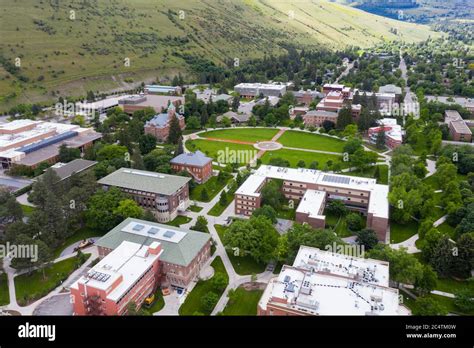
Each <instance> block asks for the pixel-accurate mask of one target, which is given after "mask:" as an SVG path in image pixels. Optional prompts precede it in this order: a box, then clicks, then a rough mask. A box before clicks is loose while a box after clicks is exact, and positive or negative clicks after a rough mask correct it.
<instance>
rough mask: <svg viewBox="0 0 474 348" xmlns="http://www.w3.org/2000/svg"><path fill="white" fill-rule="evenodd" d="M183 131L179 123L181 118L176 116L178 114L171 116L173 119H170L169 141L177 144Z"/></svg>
mask: <svg viewBox="0 0 474 348" xmlns="http://www.w3.org/2000/svg"><path fill="white" fill-rule="evenodd" d="M181 135H182V131H181V126H180V125H179V120H178V118H177V117H176V115H172V116H171V121H170V130H169V134H168V139H167V141H168V143H170V144H177V143H178V141H179V138H181Z"/></svg>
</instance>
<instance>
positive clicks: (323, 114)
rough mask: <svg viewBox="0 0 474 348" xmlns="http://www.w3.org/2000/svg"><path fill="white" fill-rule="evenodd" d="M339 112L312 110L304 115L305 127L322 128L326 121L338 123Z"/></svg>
mask: <svg viewBox="0 0 474 348" xmlns="http://www.w3.org/2000/svg"><path fill="white" fill-rule="evenodd" d="M337 116H338V114H337V112H333V111H324V110H310V111H308V112H306V113H305V114H303V122H304V124H305V126H314V127H321V126H322V125H323V122H324V121H331V122H333V123H334V124H336V122H337Z"/></svg>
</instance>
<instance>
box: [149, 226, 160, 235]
mask: <svg viewBox="0 0 474 348" xmlns="http://www.w3.org/2000/svg"><path fill="white" fill-rule="evenodd" d="M159 231H160V229H159V228H156V227H152V228H150V229H149V230H148V233H149V234H157V233H158V232H159Z"/></svg>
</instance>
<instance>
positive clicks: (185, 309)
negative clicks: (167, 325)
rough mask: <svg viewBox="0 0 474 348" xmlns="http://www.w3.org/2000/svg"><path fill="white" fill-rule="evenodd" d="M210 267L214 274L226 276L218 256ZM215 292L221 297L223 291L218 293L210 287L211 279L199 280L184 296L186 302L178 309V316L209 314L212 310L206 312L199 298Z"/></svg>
mask: <svg viewBox="0 0 474 348" xmlns="http://www.w3.org/2000/svg"><path fill="white" fill-rule="evenodd" d="M211 266H212V267H213V268H214V274H216V273H218V272H221V273H223V274H225V275H226V276H227V281H228V280H229V279H228V275H227V271H226V270H225V266H224V264H223V263H222V260H221V258H220V257H219V256H216V258H215V259H214V261H212V263H211ZM211 291H212V292H215V293H216V294H217V295H219V297H220V296H222V293H223V291H221V292H220V293H218V292H217V291H216V290H215V289H214V288H213V286H212V278H211V279H208V280H200V281H198V282H197V284H196V286H195V287H194V289H193V290H192V291H191V292H190V293H189V294H188V295H187V296H186V300H184V303H183V304H182V305H181V307H179V315H193V314H195V313H201V314H204V315H209V314H211V312H212V310H211V311H209V310H206V309H204V308H203V307H202V303H201V298H202V297H203V296H204V295H205V294H207V293H208V292H211Z"/></svg>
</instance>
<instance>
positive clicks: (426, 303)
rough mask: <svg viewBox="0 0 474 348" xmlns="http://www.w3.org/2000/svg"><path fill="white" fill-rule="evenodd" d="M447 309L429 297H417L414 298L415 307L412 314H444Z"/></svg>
mask: <svg viewBox="0 0 474 348" xmlns="http://www.w3.org/2000/svg"><path fill="white" fill-rule="evenodd" d="M446 314H448V311H447V309H446V308H445V307H444V306H442V305H440V304H439V303H438V302H437V301H436V300H434V299H433V298H431V297H418V298H417V299H416V300H415V308H414V309H413V315H422V316H431V315H443V316H444V315H446Z"/></svg>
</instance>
